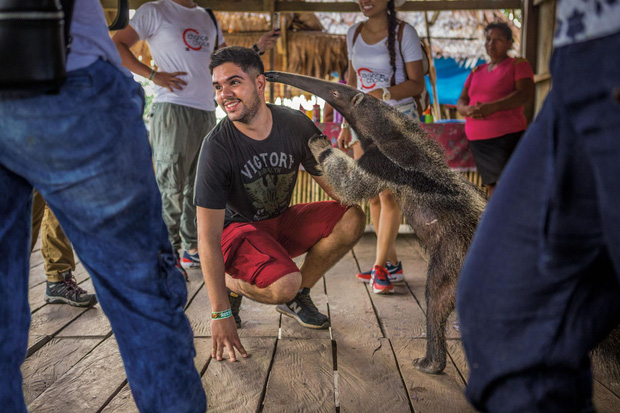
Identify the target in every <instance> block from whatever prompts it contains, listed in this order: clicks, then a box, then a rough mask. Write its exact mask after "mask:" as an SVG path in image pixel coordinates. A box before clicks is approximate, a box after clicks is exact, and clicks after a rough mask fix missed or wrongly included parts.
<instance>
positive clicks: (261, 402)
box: [256, 317, 282, 413]
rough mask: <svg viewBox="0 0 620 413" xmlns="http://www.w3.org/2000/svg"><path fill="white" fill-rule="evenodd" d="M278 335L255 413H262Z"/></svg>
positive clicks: (276, 348)
mask: <svg viewBox="0 0 620 413" xmlns="http://www.w3.org/2000/svg"><path fill="white" fill-rule="evenodd" d="M281 322H282V317H280V323H281ZM279 330H282V326H281V325H280V328H279ZM279 335H280V334H279V333H278V339H277V340H276V342H275V344H274V345H273V352H272V353H271V360H270V361H269V367H268V368H267V374H266V375H265V382H264V383H263V390H262V391H261V393H260V397H259V398H258V403H257V407H256V413H262V411H263V408H264V407H265V395H266V394H267V383H269V377H271V370H272V369H273V362H274V361H275V359H276V351H277V350H278V343H279V342H280V337H279Z"/></svg>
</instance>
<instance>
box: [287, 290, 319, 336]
mask: <svg viewBox="0 0 620 413" xmlns="http://www.w3.org/2000/svg"><path fill="white" fill-rule="evenodd" d="M276 310H277V311H278V312H280V313H282V314H284V315H286V316H289V317H292V318H294V319H295V320H297V321H298V322H299V324H301V325H302V326H304V327H308V328H316V329H322V328H327V327H329V317H327V316H326V315H325V314H321V313H319V310H318V309H317V308H316V306H315V305H314V303H313V302H312V299H310V289H309V288H304V289H303V290H301V292H300V293H297V296H296V297H295V298H294V299H292V300H291V301H289V302H288V303H286V304H280V305H279V306H277V307H276Z"/></svg>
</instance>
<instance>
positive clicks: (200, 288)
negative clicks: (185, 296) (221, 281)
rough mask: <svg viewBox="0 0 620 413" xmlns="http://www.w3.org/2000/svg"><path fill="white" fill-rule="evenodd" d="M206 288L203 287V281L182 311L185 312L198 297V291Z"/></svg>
mask: <svg viewBox="0 0 620 413" xmlns="http://www.w3.org/2000/svg"><path fill="white" fill-rule="evenodd" d="M203 287H204V288H206V287H205V282H204V281H203V282H202V284H200V287H198V289H197V290H196V292H195V293H194V295H192V296H191V297H190V298H189V300H187V304H185V307H184V310H187V309H188V308H189V305H190V304H191V303H192V301H194V299H195V298H196V296H197V295H198V293H199V292H200V290H202V288H203Z"/></svg>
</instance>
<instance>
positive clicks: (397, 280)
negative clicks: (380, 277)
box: [356, 274, 405, 283]
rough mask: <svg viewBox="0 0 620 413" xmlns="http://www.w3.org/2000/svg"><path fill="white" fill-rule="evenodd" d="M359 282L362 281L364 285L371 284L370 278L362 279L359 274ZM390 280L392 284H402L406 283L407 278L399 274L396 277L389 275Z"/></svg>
mask: <svg viewBox="0 0 620 413" xmlns="http://www.w3.org/2000/svg"><path fill="white" fill-rule="evenodd" d="M356 277H357V279H358V280H360V281H361V282H363V283H369V282H370V278H362V277H360V276H359V274H358V275H357V276H356ZM388 279H389V280H390V282H391V283H400V282H403V281H405V276H404V275H403V274H397V275H396V276H393V275H391V274H390V275H388Z"/></svg>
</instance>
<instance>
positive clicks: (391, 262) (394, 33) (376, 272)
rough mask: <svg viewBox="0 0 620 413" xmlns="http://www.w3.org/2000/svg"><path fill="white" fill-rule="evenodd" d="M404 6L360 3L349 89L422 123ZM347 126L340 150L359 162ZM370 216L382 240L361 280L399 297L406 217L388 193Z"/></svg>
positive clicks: (418, 68) (413, 41) (414, 37)
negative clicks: (400, 13)
mask: <svg viewBox="0 0 620 413" xmlns="http://www.w3.org/2000/svg"><path fill="white" fill-rule="evenodd" d="M404 3H405V1H404V0H374V1H359V5H360V9H361V11H362V13H363V14H364V16H366V17H367V18H368V20H366V21H365V22H361V23H358V24H355V25H353V26H351V28H349V31H348V32H347V48H348V52H349V74H348V75H349V78H348V85H350V86H353V87H357V88H358V89H359V90H361V91H362V92H364V93H367V94H369V95H371V96H374V97H375V98H377V99H381V100H383V101H385V102H386V103H388V104H390V105H392V106H394V107H396V108H397V109H398V110H399V111H400V112H402V113H405V114H408V115H410V116H412V117H414V118H416V119H417V116H418V115H417V111H416V106H415V101H414V99H413V97H414V96H418V95H420V94H421V93H422V92H423V90H424V69H423V63H422V58H423V55H422V48H421V46H420V38H419V37H418V33H417V32H416V30H415V29H414V28H413V27H412V26H411V25H409V24H407V23H405V22H400V21H399V20H397V19H396V12H395V10H394V8H395V7H399V6H402V5H403V4H404ZM401 25H403V27H401ZM400 30H402V38H401V39H399V32H400ZM342 126H343V127H342V130H341V132H340V136H339V137H338V145H339V146H340V147H341V148H348V147H351V148H353V157H354V158H355V159H359V158H360V157H361V156H362V155H363V154H364V148H362V147H361V144H360V141H359V140H358V139H357V136H356V135H355V132H354V131H352V130H351V129H349V128H348V125H347V124H346V123H343V124H342ZM370 215H371V219H372V222H373V225H374V227H375V232H376V234H377V253H376V257H375V263H374V266H373V268H372V269H371V270H369V271H366V272H361V273H359V274H357V278H358V279H359V280H361V281H363V282H370V283H371V284H372V290H373V292H375V293H378V294H389V293H392V292H393V291H394V287H393V286H392V282H397V281H402V280H403V269H402V264H401V262H400V261H399V260H398V256H397V254H396V236H397V235H398V228H399V226H400V221H401V215H402V213H401V210H400V206H399V205H398V202H397V201H396V198H395V197H394V195H393V194H392V193H391V192H390V191H384V192H382V193H381V194H380V195H379V197H378V198H374V199H371V200H370Z"/></svg>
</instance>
